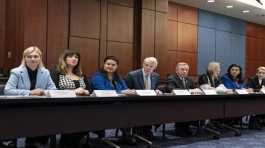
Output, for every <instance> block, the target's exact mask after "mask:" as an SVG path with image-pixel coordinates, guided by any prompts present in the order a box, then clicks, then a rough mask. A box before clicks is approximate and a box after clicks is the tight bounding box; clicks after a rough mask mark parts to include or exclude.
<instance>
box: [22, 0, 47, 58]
mask: <svg viewBox="0 0 265 148" xmlns="http://www.w3.org/2000/svg"><path fill="white" fill-rule="evenodd" d="M33 6H34V7H33ZM47 7H48V6H47V1H46V0H26V1H24V7H23V8H24V48H27V47H29V46H32V45H36V46H38V47H39V48H40V49H41V50H42V52H43V60H44V63H46V32H47V26H46V24H47Z"/></svg>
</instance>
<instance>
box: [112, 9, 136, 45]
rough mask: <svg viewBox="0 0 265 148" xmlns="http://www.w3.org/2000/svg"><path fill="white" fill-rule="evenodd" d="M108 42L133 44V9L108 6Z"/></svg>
mask: <svg viewBox="0 0 265 148" xmlns="http://www.w3.org/2000/svg"><path fill="white" fill-rule="evenodd" d="M108 40H109V41H119V42H126V43H132V42H133V8H129V7H123V6H119V5H113V4H109V5H108Z"/></svg>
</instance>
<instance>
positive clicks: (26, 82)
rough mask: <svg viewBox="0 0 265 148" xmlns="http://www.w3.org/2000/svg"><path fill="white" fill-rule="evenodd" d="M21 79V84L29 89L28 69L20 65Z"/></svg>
mask: <svg viewBox="0 0 265 148" xmlns="http://www.w3.org/2000/svg"><path fill="white" fill-rule="evenodd" d="M20 73H21V77H22V78H21V81H22V83H23V85H24V86H25V88H27V89H30V80H29V75H28V70H27V68H26V67H25V66H22V67H21V71H20Z"/></svg>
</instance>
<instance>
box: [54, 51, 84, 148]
mask: <svg viewBox="0 0 265 148" xmlns="http://www.w3.org/2000/svg"><path fill="white" fill-rule="evenodd" d="M80 60H81V58H80V54H79V52H77V51H75V50H69V49H67V50H65V51H64V53H63V54H61V56H60V58H59V64H58V66H57V67H56V70H55V71H53V73H52V79H53V81H54V82H55V85H56V86H57V88H58V89H61V90H62V89H68V90H75V93H76V95H89V91H88V89H89V87H88V85H87V84H86V82H87V81H86V79H85V77H84V76H83V75H82V71H81V68H80ZM86 134H87V132H83V133H71V134H62V135H61V140H60V147H61V148H68V147H69V148H78V147H81V139H82V138H83V137H84V136H85V135H86Z"/></svg>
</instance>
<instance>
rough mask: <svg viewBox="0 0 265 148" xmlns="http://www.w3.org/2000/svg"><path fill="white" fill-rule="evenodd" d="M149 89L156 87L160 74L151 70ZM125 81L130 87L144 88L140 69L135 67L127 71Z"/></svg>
mask: <svg viewBox="0 0 265 148" xmlns="http://www.w3.org/2000/svg"><path fill="white" fill-rule="evenodd" d="M150 79H151V89H157V87H158V84H159V81H160V76H159V74H158V73H155V72H152V73H151V76H150ZM125 82H126V84H127V86H128V88H130V89H144V78H143V71H142V69H137V70H135V71H131V72H129V73H128V75H127V78H126V79H125Z"/></svg>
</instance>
